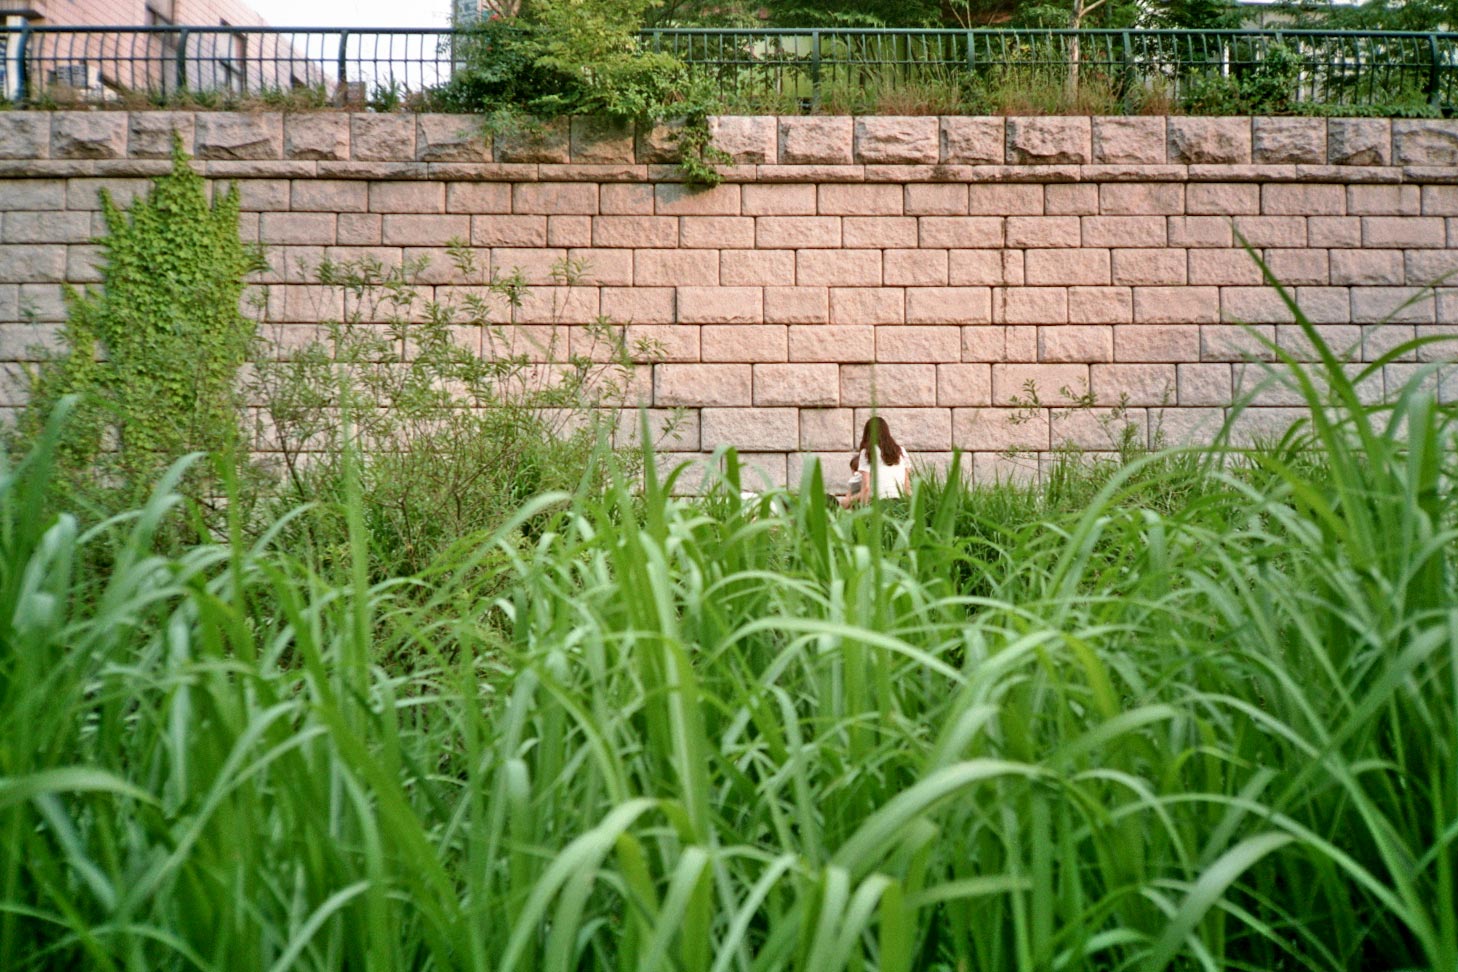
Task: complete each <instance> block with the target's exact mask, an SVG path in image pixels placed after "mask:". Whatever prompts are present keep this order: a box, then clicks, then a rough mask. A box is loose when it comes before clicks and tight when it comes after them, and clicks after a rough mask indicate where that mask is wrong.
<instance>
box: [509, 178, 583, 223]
mask: <svg viewBox="0 0 1458 972" xmlns="http://www.w3.org/2000/svg"><path fill="white" fill-rule="evenodd" d="M511 208H512V211H513V212H516V213H530V214H538V213H542V214H546V215H548V216H557V215H562V214H564V213H570V214H580V215H587V216H593V215H596V214H597V183H595V182H518V183H517V184H516V185H514V186H512V189H511Z"/></svg>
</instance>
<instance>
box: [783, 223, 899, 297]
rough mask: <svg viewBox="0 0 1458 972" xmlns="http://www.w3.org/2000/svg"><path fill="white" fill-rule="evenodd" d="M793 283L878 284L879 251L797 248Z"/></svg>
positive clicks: (850, 285) (868, 285)
mask: <svg viewBox="0 0 1458 972" xmlns="http://www.w3.org/2000/svg"><path fill="white" fill-rule="evenodd" d="M791 218H793V217H791ZM795 282H796V283H797V284H799V285H800V286H802V287H879V286H880V285H881V251H880V250H800V251H799V252H798V253H797V254H796V256H795Z"/></svg>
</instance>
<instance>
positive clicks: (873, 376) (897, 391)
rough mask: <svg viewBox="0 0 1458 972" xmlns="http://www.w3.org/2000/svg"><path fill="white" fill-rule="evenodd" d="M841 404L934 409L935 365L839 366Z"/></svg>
mask: <svg viewBox="0 0 1458 972" xmlns="http://www.w3.org/2000/svg"><path fill="white" fill-rule="evenodd" d="M840 401H841V404H843V405H854V406H862V407H870V406H880V407H883V408H916V407H930V406H933V405H936V403H937V370H936V365H934V364H888V363H885V362H882V363H880V364H867V365H856V364H847V365H842V366H841V368H840ZM857 428H859V425H857ZM893 434H894V433H893Z"/></svg>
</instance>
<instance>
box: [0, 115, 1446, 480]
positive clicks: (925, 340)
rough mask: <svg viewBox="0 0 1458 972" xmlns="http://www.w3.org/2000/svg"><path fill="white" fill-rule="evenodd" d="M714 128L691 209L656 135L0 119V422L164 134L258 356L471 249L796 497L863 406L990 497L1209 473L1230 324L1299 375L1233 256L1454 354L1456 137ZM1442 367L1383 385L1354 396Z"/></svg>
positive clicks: (345, 120) (1374, 339) (1281, 327)
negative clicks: (1154, 457) (613, 338)
mask: <svg viewBox="0 0 1458 972" xmlns="http://www.w3.org/2000/svg"><path fill="white" fill-rule="evenodd" d="M715 127H716V133H717V141H718V143H719V144H720V145H721V146H722V147H724V148H725V149H726V150H728V151H729V152H730V153H731V154H732V155H733V157H734V159H735V164H733V165H731V166H728V167H727V168H726V169H725V175H726V182H725V184H724V185H722V186H719V187H717V188H715V189H712V190H709V191H703V192H695V191H690V190H688V189H686V188H685V187H684V186H682V185H681V184H680V183H678V182H677V181H676V180H677V179H678V171H677V169H676V167H675V166H673V165H671V164H669V161H670V159H671V151H672V149H671V139H670V137H669V136H670V135H671V132H668V131H665V130H662V129H655V130H653V131H645V132H637V133H635V132H633V131H631V130H629V129H626V128H623V127H621V126H613V125H610V124H606V123H603V122H600V121H596V120H592V119H575V120H573V121H572V122H571V123H570V124H569V123H566V122H563V123H560V124H557V125H554V126H549V127H547V128H546V129H545V130H543V131H542V132H540V133H539V134H537V135H536V136H534V137H513V138H497V139H495V140H494V143H493V142H491V141H489V140H486V139H483V138H482V137H480V136H479V135H478V134H476V128H475V126H474V124H473V121H472V119H469V118H462V117H451V116H438V115H383V114H367V113H360V114H346V113H330V112H320V113H297V114H280V113H202V112H199V113H189V112H161V111H158V112H133V113H126V112H56V113H44V112H9V113H0V407H7V408H14V407H16V406H17V405H19V404H20V403H21V395H22V394H23V381H22V375H21V369H22V367H23V362H24V361H25V360H27V359H30V358H32V357H34V348H36V347H44V346H46V345H48V344H49V345H53V344H54V342H55V339H56V334H57V331H58V328H59V322H60V321H61V320H62V317H63V304H62V299H61V290H62V284H63V283H66V282H70V283H74V284H85V283H88V282H92V281H94V280H96V279H97V275H96V270H95V255H96V249H95V247H94V245H93V244H92V243H91V242H90V241H91V240H92V239H93V237H95V236H96V235H97V234H99V233H100V232H101V231H102V226H101V221H100V214H99V204H98V201H97V198H98V196H97V194H98V190H100V189H103V188H105V189H108V190H109V191H110V192H111V193H112V195H113V196H114V197H115V198H117V199H119V200H122V201H125V200H126V199H128V198H129V197H130V196H131V195H132V194H134V193H135V192H137V191H140V190H142V189H144V188H145V187H146V185H147V181H146V179H147V177H149V176H153V175H157V174H160V173H162V172H164V171H166V168H167V166H168V162H167V161H166V157H167V154H168V144H169V140H170V133H171V132H172V131H173V130H176V131H178V132H180V133H181V135H182V137H183V141H184V143H185V146H186V148H187V149H188V150H189V151H190V152H192V153H194V154H195V156H196V158H197V162H196V164H197V165H198V166H199V167H200V169H201V171H203V172H204V173H205V174H206V175H208V176H209V177H211V178H213V179H219V180H224V179H226V180H237V182H238V183H239V185H240V186H241V189H242V198H243V208H244V210H245V212H244V216H243V223H242V231H243V234H244V236H245V237H246V238H247V239H249V240H257V241H259V242H261V243H263V244H265V245H266V246H267V248H268V253H269V257H270V262H271V265H272V268H273V269H272V270H271V272H270V273H269V274H268V275H267V276H266V277H265V278H264V279H262V280H261V281H260V285H262V286H266V287H267V289H268V300H267V312H268V318H269V322H270V324H271V325H275V326H277V327H279V328H280V329H281V332H283V333H288V332H289V331H297V332H298V333H299V334H300V335H301V336H302V335H303V334H306V333H308V331H309V329H310V328H311V327H312V325H313V324H314V323H315V322H317V321H318V320H320V319H321V318H322V317H327V316H328V314H329V313H331V310H332V308H330V307H329V306H328V294H327V293H326V292H323V291H321V290H320V289H319V288H317V287H314V286H312V285H311V284H310V282H309V281H310V279H311V277H310V269H311V268H312V267H313V266H315V265H317V264H318V262H319V261H320V260H321V259H324V258H326V257H327V258H332V259H335V260H340V259H349V258H357V257H362V256H365V255H371V256H376V257H379V258H380V259H382V260H383V261H386V262H392V263H393V262H399V261H401V260H405V259H411V258H414V257H418V256H429V257H431V258H432V259H433V261H434V263H433V267H434V269H433V270H432V271H431V272H430V273H429V274H428V275H427V277H426V278H425V279H426V282H427V286H426V288H425V289H426V290H429V289H430V288H432V287H437V288H449V287H453V286H458V285H459V283H460V282H459V281H456V280H454V279H453V278H452V276H451V271H450V262H449V260H448V259H447V258H446V253H445V247H446V246H447V244H448V243H449V242H450V241H451V240H453V239H460V240H466V241H469V242H470V244H471V245H472V246H473V247H474V248H476V249H477V250H478V251H479V257H480V259H481V260H482V261H488V260H489V265H490V266H491V267H494V268H496V269H498V270H501V271H502V272H510V271H511V270H512V269H514V268H520V269H521V270H522V271H523V273H524V274H525V275H526V277H527V279H528V280H530V281H531V282H533V283H535V284H539V285H542V287H543V288H544V289H543V291H542V293H541V294H540V296H539V298H537V299H534V300H533V301H531V302H529V303H528V306H527V307H526V308H524V311H523V313H524V320H525V321H527V322H528V323H532V322H541V321H545V320H547V319H549V318H550V317H551V316H553V314H554V313H558V312H560V311H561V310H562V309H565V315H566V318H565V319H566V321H567V323H569V324H581V323H586V322H588V321H590V320H592V319H593V318H595V317H596V316H597V315H599V314H602V315H607V316H608V317H611V318H613V319H616V320H618V321H622V322H626V323H628V324H629V325H630V336H631V337H634V338H637V337H646V338H651V339H653V340H655V341H657V342H660V343H661V345H662V347H663V348H664V350H665V352H666V357H665V359H664V360H662V361H660V362H659V363H656V364H651V365H648V364H645V365H643V366H641V367H640V368H639V370H638V374H637V376H636V380H635V385H634V390H635V394H636V395H637V396H638V397H639V398H640V400H641V401H643V402H644V403H645V404H647V405H648V406H649V407H650V410H651V413H652V414H653V416H654V418H655V420H662V419H663V418H664V416H665V415H666V413H667V411H668V410H670V409H679V408H681V409H685V410H686V412H685V421H683V423H682V424H681V426H680V429H679V433H680V434H679V438H678V439H677V440H676V441H671V442H666V443H665V444H664V447H665V448H667V449H669V450H672V451H674V452H676V453H679V454H680V455H685V454H694V453H708V452H711V451H712V450H713V449H714V448H715V447H717V446H721V445H733V446H736V447H737V448H738V449H739V450H740V451H741V452H742V453H745V454H747V455H748V457H749V458H750V459H751V461H752V462H753V463H754V464H755V465H756V466H758V467H759V468H760V469H762V470H763V471H764V474H765V476H766V477H767V478H768V480H769V481H771V482H775V483H783V482H787V481H788V482H790V483H794V482H795V481H796V480H797V479H798V476H799V473H800V468H801V466H800V462H799V459H798V456H799V455H803V454H819V455H822V456H825V457H827V458H830V459H833V460H834V463H835V465H833V466H831V467H830V468H831V469H841V468H843V467H844V462H845V460H846V458H847V454H848V453H849V451H850V450H851V448H852V446H853V442H854V437H855V435H856V433H857V431H858V430H859V427H860V424H861V422H862V421H863V420H864V419H865V418H866V417H867V416H868V415H869V414H870V410H871V408H872V406H873V405H875V406H876V407H878V408H879V410H880V411H881V413H882V414H883V415H885V416H886V417H887V418H888V419H889V420H890V422H891V425H892V428H893V430H894V432H895V433H896V435H897V437H898V438H899V439H900V440H901V441H902V443H903V444H904V445H906V446H907V447H908V448H909V449H910V450H911V451H912V452H913V453H914V454H916V455H917V456H918V457H920V458H921V459H923V460H924V461H926V462H928V463H931V464H936V463H941V462H945V461H946V459H947V458H948V457H949V456H950V452H951V450H952V449H953V448H954V447H957V448H961V449H964V450H967V451H968V452H970V453H971V454H972V468H973V470H974V472H975V474H977V475H979V476H983V477H988V476H994V475H1002V474H1009V473H1012V474H1017V473H1025V472H1027V471H1029V470H1036V468H1037V465H1038V462H1039V456H1040V455H1043V454H1046V453H1047V452H1048V451H1049V450H1050V449H1053V448H1056V447H1057V446H1059V445H1060V444H1062V443H1072V444H1074V445H1077V446H1080V447H1082V448H1084V449H1088V450H1093V451H1099V450H1102V449H1108V448H1110V447H1111V445H1112V437H1111V428H1110V423H1109V422H1108V421H1107V420H1108V419H1109V418H1110V412H1109V409H1110V407H1111V406H1114V405H1116V404H1119V403H1122V404H1123V405H1124V406H1125V408H1124V409H1123V410H1121V413H1120V414H1119V415H1118V416H1117V422H1116V424H1117V425H1119V426H1122V425H1124V424H1132V425H1133V426H1134V427H1135V429H1136V434H1137V435H1138V436H1140V437H1142V438H1145V439H1149V438H1152V437H1155V436H1159V437H1162V439H1163V440H1164V441H1166V442H1171V443H1180V442H1187V441H1199V440H1201V439H1207V438H1208V437H1209V436H1210V435H1211V434H1212V433H1213V431H1214V430H1215V429H1216V428H1217V427H1218V426H1219V425H1220V423H1221V422H1222V421H1223V420H1224V418H1225V416H1226V414H1227V411H1228V409H1229V408H1230V406H1231V404H1232V402H1233V401H1235V399H1236V396H1237V395H1238V394H1239V393H1240V391H1241V389H1242V387H1247V388H1248V387H1250V386H1251V385H1253V384H1254V381H1255V372H1254V370H1253V366H1252V365H1250V364H1248V361H1249V360H1250V359H1251V358H1260V357H1264V356H1265V352H1264V351H1263V349H1262V347H1261V346H1260V344H1259V342H1257V341H1255V340H1253V338H1252V336H1251V332H1249V331H1247V330H1244V329H1243V328H1242V326H1241V324H1242V323H1244V324H1247V325H1249V326H1250V327H1252V328H1253V329H1254V333H1256V334H1259V335H1261V336H1263V337H1265V338H1266V339H1268V340H1272V341H1274V342H1276V343H1277V344H1278V345H1279V346H1281V347H1284V348H1288V349H1290V350H1292V351H1293V352H1295V353H1297V354H1298V355H1300V354H1303V353H1304V352H1303V345H1304V342H1303V340H1302V337H1301V335H1300V333H1299V330H1298V329H1297V328H1296V327H1295V325H1294V324H1292V323H1291V317H1290V314H1289V313H1288V311H1287V309H1286V307H1285V305H1284V304H1283V303H1282V301H1281V300H1280V299H1279V297H1278V295H1277V294H1276V293H1275V292H1274V291H1273V290H1272V289H1270V288H1267V287H1265V286H1263V285H1262V278H1261V275H1260V271H1259V270H1258V268H1257V267H1256V265H1255V264H1254V263H1253V262H1252V261H1251V260H1250V259H1249V257H1248V256H1247V254H1246V253H1245V252H1244V251H1243V249H1242V248H1241V247H1240V245H1239V239H1240V238H1241V237H1244V239H1245V240H1247V241H1248V242H1249V244H1250V245H1251V246H1252V247H1254V248H1255V249H1256V251H1257V252H1259V253H1260V254H1261V255H1262V256H1263V257H1264V258H1265V260H1266V261H1267V262H1268V263H1269V265H1270V266H1271V268H1272V270H1273V271H1274V273H1275V275H1276V276H1277V277H1278V278H1280V279H1281V280H1283V281H1285V282H1286V283H1287V284H1288V285H1289V286H1290V287H1291V288H1292V291H1293V293H1294V295H1295V296H1296V299H1297V300H1298V302H1299V303H1300V304H1301V306H1302V307H1303V308H1304V310H1305V313H1306V314H1307V315H1308V316H1309V317H1310V318H1311V319H1312V320H1313V321H1314V322H1315V323H1316V324H1317V326H1318V327H1319V329H1320V330H1321V332H1322V333H1323V335H1324V336H1325V337H1326V339H1327V340H1328V341H1329V342H1330V343H1331V344H1332V345H1333V346H1336V347H1338V348H1353V349H1355V354H1354V357H1355V359H1356V360H1357V361H1372V360H1374V359H1376V358H1378V357H1379V356H1381V355H1382V354H1383V352H1384V351H1385V350H1386V349H1388V348H1390V347H1392V346H1393V345H1394V344H1395V343H1397V342H1400V341H1402V340H1406V339H1411V338H1413V337H1417V336H1426V335H1430V334H1454V333H1458V278H1455V285H1454V286H1453V287H1451V288H1449V287H1445V286H1441V285H1439V286H1438V287H1437V288H1436V289H1435V290H1433V291H1424V290H1423V288H1425V287H1426V286H1427V285H1429V284H1432V283H1434V282H1440V281H1441V280H1442V278H1443V277H1444V275H1446V274H1448V273H1449V272H1450V271H1453V270H1454V269H1455V268H1458V122H1451V121H1430V120H1421V121H1388V120H1383V119H1307V118H1255V119H1250V118H1193V117H1172V118H1159V117H1152V118H1082V117H1073V118H1008V119H1003V118H968V117H943V118H935V117H906V118H891V117H861V118H849V117H779V118H776V117H726V118H722V119H718V120H716V121H715ZM563 258H570V259H580V260H584V261H586V262H587V264H588V265H589V267H590V276H589V279H588V280H587V281H585V282H584V285H582V286H578V287H575V288H572V289H571V290H570V291H569V290H565V289H558V290H552V289H547V285H549V284H550V276H549V270H550V267H551V265H552V264H553V263H555V262H556V261H559V260H561V259H563ZM442 296H444V294H442ZM552 308H556V309H558V310H557V311H554V310H553V309H552ZM534 315H538V316H534ZM462 339H463V340H465V341H467V342H468V343H472V346H476V347H480V346H481V341H482V340H483V339H482V337H481V336H480V335H471V334H465V335H463V336H462ZM1447 353H1450V352H1448V351H1447V350H1446V349H1444V348H1442V347H1441V346H1430V347H1428V348H1426V349H1424V350H1423V351H1422V352H1419V353H1418V354H1417V355H1415V356H1414V357H1413V358H1412V360H1404V361H1397V362H1393V363H1390V364H1388V365H1387V366H1386V367H1385V368H1384V369H1382V370H1381V371H1380V372H1379V373H1378V374H1376V375H1375V376H1374V377H1373V378H1372V379H1371V380H1369V381H1368V382H1367V383H1366V385H1365V386H1364V389H1363V390H1364V393H1365V394H1367V395H1369V396H1370V397H1373V398H1376V397H1380V396H1381V395H1383V394H1385V393H1386V392H1387V391H1388V390H1390V389H1391V388H1392V387H1395V385H1396V384H1397V383H1400V382H1401V381H1403V380H1404V378H1405V377H1406V376H1408V375H1409V374H1410V373H1411V372H1412V371H1413V369H1415V368H1418V367H1421V366H1422V364H1423V362H1422V361H1420V360H1418V359H1419V358H1422V357H1423V356H1425V355H1426V356H1427V357H1437V356H1439V355H1443V354H1447ZM1440 379H1441V380H1440V384H1441V386H1442V388H1441V392H1442V394H1443V395H1445V396H1452V395H1453V394H1455V392H1458V381H1452V380H1448V379H1447V378H1446V377H1444V376H1440ZM1030 389H1035V390H1036V393H1037V398H1038V403H1037V404H1031V403H1030V401H1029V399H1030V394H1029V390H1030ZM1088 395H1091V396H1092V401H1093V403H1094V404H1093V406H1092V407H1090V406H1089V405H1088V399H1087V397H1086V396H1088ZM1080 398H1082V399H1083V402H1082V405H1078V404H1077V403H1076V401H1075V400H1077V399H1080ZM1295 405H1296V402H1295V401H1294V400H1293V399H1292V398H1291V397H1290V396H1289V394H1288V393H1286V392H1284V391H1283V390H1282V389H1279V388H1272V389H1268V390H1266V391H1264V392H1262V393H1261V394H1260V395H1259V396H1258V397H1257V398H1256V399H1255V401H1254V405H1253V407H1251V408H1250V409H1249V410H1247V411H1246V412H1244V413H1243V414H1242V416H1241V417H1240V419H1239V423H1240V429H1241V433H1242V434H1244V435H1258V434H1267V433H1274V432H1276V431H1279V430H1280V429H1281V428H1282V427H1284V425H1285V424H1287V423H1288V422H1289V421H1290V420H1291V419H1292V418H1293V417H1294V416H1295V415H1297V414H1299V410H1297V409H1296V408H1295Z"/></svg>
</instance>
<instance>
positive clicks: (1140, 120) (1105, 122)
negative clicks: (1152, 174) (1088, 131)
mask: <svg viewBox="0 0 1458 972" xmlns="http://www.w3.org/2000/svg"><path fill="white" fill-rule="evenodd" d="M1165 153H1166V148H1165V131H1164V119H1163V118H1160V117H1152V116H1151V117H1123V116H1114V117H1104V118H1095V119H1093V161H1094V162H1095V163H1098V164H1103V165H1109V164H1115V165H1163V164H1164V161H1165Z"/></svg>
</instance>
